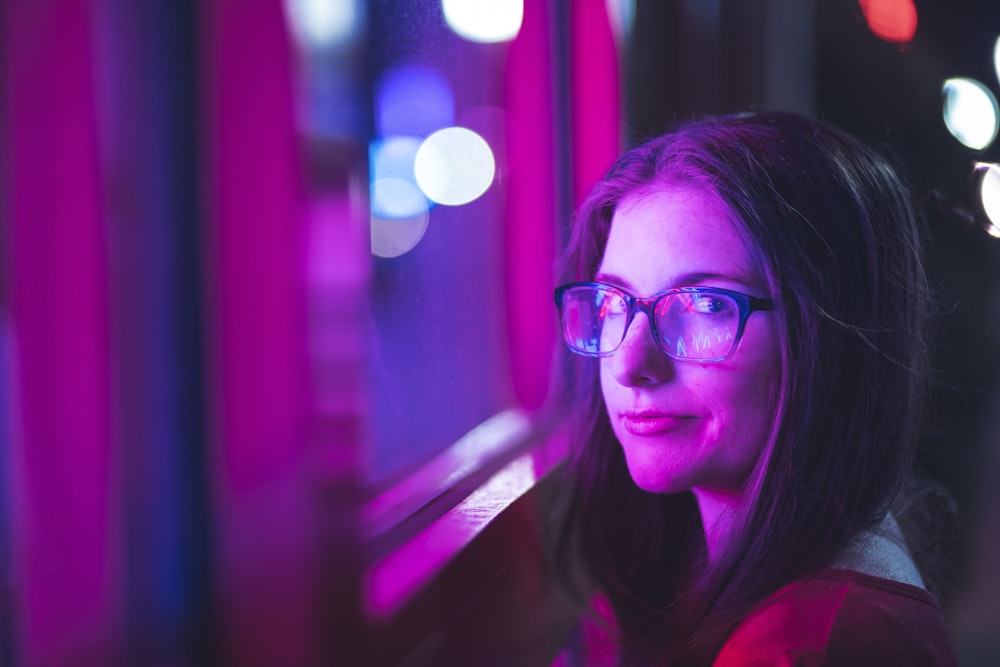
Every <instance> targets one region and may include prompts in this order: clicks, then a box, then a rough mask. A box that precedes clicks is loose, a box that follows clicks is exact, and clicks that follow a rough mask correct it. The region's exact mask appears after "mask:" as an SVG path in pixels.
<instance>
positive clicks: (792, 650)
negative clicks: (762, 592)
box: [712, 570, 958, 667]
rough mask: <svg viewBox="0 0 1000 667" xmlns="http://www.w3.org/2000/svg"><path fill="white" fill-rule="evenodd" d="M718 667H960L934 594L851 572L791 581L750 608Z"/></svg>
mask: <svg viewBox="0 0 1000 667" xmlns="http://www.w3.org/2000/svg"><path fill="white" fill-rule="evenodd" d="M712 664H713V666H714V667H732V666H734V665H739V666H740V667H748V666H753V665H759V666H761V667H763V666H765V665H766V666H768V667H782V666H788V667H792V666H795V667H806V666H811V665H827V666H838V665H844V666H845V667H847V666H850V667H865V666H866V665H879V666H882V665H908V666H911V667H921V666H928V667H930V666H934V667H937V666H939V665H943V666H946V667H953V666H955V665H957V664H958V663H957V661H956V659H955V654H954V651H953V650H952V648H951V644H950V642H949V640H948V634H947V630H946V628H945V625H944V617H943V615H942V613H941V607H940V606H939V605H938V602H937V599H936V598H935V597H934V596H933V595H931V594H930V593H928V592H927V591H925V590H924V589H922V588H917V587H916V586H911V585H909V584H903V583H899V582H896V581H890V580H888V579H881V578H879V577H873V576H870V575H867V574H861V573H859V572H854V571H852V570H823V571H822V572H819V573H817V574H816V575H814V576H811V577H809V578H807V579H803V580H802V581H797V582H794V583H792V584H789V585H788V586H786V587H785V588H783V589H782V590H780V591H778V592H777V593H776V594H775V595H773V596H772V597H771V598H770V599H769V600H768V601H767V602H765V603H764V604H763V605H762V606H761V607H760V608H759V609H757V610H756V611H755V612H753V613H752V614H750V615H749V616H748V617H747V618H746V620H744V621H743V623H741V624H740V625H739V626H738V627H737V628H736V630H735V631H734V632H733V634H732V635H731V636H730V637H729V639H728V640H727V641H726V643H725V645H724V646H723V647H722V650H721V651H720V652H719V655H718V656H717V657H716V659H715V662H714V663H712Z"/></svg>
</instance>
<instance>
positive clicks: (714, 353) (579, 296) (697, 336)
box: [555, 283, 774, 362]
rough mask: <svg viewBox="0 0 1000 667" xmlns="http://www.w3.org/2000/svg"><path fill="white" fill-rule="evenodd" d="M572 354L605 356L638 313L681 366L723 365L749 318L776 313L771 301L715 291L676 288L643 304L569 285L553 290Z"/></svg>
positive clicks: (603, 288)
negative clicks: (761, 312)
mask: <svg viewBox="0 0 1000 667" xmlns="http://www.w3.org/2000/svg"><path fill="white" fill-rule="evenodd" d="M555 297H556V305H557V306H558V307H559V315H560V318H561V320H562V333H563V338H564V339H565V341H566V345H567V346H568V347H569V349H570V350H572V351H573V352H576V353H577V354H582V355H584V356H586V357H607V356H610V355H612V354H614V352H615V350H617V349H618V347H619V346H620V345H621V344H622V341H623V340H625V333H626V332H627V331H628V327H629V325H630V324H631V323H632V320H633V319H634V318H635V313H636V311H639V310H641V311H642V312H644V313H646V317H647V318H649V324H650V328H651V329H652V331H653V338H654V339H655V340H656V344H657V346H659V348H660V350H662V351H663V353H664V354H665V355H667V356H668V357H671V358H673V359H679V360H682V361H702V362H712V361H723V360H724V359H727V358H728V357H729V356H730V355H731V354H732V353H733V351H734V350H735V349H736V345H737V343H739V341H740V337H741V336H743V328H744V326H745V325H746V322H747V318H748V317H750V313H753V312H756V311H758V310H774V302H773V301H772V300H771V299H758V298H756V297H752V296H749V295H747V294H741V293H740V292H734V291H732V290H727V289H721V288H717V287H680V288H677V289H671V290H667V291H665V292H660V293H658V294H654V295H653V296H651V297H649V298H647V299H643V298H640V297H636V296H632V295H631V294H628V293H626V292H624V291H622V290H620V289H618V288H617V287H611V286H610V285H603V284H601V283H569V284H567V285H561V286H560V287H557V288H556V291H555Z"/></svg>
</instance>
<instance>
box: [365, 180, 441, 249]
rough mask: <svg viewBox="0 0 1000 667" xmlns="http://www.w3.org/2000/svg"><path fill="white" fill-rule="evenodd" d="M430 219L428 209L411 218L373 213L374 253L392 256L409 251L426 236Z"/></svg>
mask: <svg viewBox="0 0 1000 667" xmlns="http://www.w3.org/2000/svg"><path fill="white" fill-rule="evenodd" d="M407 185H408V184H407ZM417 194H418V195H419V194H420V193H419V192H418V193H417ZM429 220H430V214H429V213H428V212H427V211H426V210H424V212H423V213H421V214H418V215H414V216H412V217H409V218H384V217H381V216H378V215H372V226H371V238H372V254H373V255H377V256H379V257H386V258H392V257H399V256H400V255H404V254H406V253H408V252H409V251H411V250H413V248H415V247H416V245H417V244H418V243H420V239H422V238H424V234H425V233H426V232H427V223H428V221H429Z"/></svg>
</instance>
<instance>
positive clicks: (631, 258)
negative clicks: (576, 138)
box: [599, 186, 764, 292]
mask: <svg viewBox="0 0 1000 667" xmlns="http://www.w3.org/2000/svg"><path fill="white" fill-rule="evenodd" d="M599 273H601V274H605V275H613V276H617V277H620V278H622V280H623V281H625V282H628V283H629V285H628V286H632V287H635V288H637V289H641V290H642V291H643V292H652V291H658V290H662V289H666V288H669V287H677V286H681V283H683V282H684V281H685V278H686V277H688V276H697V275H716V274H718V275H721V276H730V277H732V278H733V279H734V282H744V283H746V284H748V285H752V286H755V287H763V286H764V285H763V282H764V281H763V278H762V276H760V275H758V273H759V272H758V271H755V270H754V262H753V260H752V257H751V254H750V251H749V249H748V247H747V244H746V241H745V239H744V237H743V234H741V232H740V230H739V228H738V227H737V226H736V222H735V215H734V214H733V212H732V211H731V210H730V209H729V208H728V207H727V206H726V205H725V204H723V203H722V202H721V201H720V200H719V199H718V197H715V196H713V195H712V194H710V193H708V192H706V191H705V190H703V189H702V188H698V187H691V186H673V187H669V188H666V189H658V190H652V191H649V192H645V193H642V194H640V195H637V196H635V197H632V198H629V199H626V200H625V201H623V202H622V203H621V204H620V205H619V206H618V208H617V209H616V211H615V214H614V217H613V218H612V221H611V230H610V233H609V234H608V241H607V245H606V247H605V251H604V257H603V258H602V261H601V265H600V267H599Z"/></svg>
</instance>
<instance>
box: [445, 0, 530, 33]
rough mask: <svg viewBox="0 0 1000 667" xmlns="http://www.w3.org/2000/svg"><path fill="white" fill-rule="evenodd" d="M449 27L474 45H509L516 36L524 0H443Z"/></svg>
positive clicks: (521, 18)
mask: <svg viewBox="0 0 1000 667" xmlns="http://www.w3.org/2000/svg"><path fill="white" fill-rule="evenodd" d="M441 9H442V10H443V11H444V18H445V21H447V22H448V26H449V27H450V28H451V29H452V30H454V31H455V33H456V34H458V35H461V36H462V37H464V38H465V39H468V40H470V41H473V42H486V43H491V42H506V41H509V40H511V39H514V38H515V37H517V33H518V32H519V31H520V30H521V21H522V20H523V19H524V2H523V0H442V1H441Z"/></svg>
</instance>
